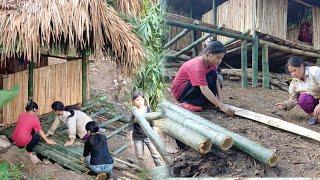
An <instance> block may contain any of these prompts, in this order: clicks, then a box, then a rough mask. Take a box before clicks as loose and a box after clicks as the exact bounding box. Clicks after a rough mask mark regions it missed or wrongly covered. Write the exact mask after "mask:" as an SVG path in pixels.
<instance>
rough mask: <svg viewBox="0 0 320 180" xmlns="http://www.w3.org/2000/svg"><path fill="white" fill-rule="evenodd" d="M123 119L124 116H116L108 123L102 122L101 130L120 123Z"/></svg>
mask: <svg viewBox="0 0 320 180" xmlns="http://www.w3.org/2000/svg"><path fill="white" fill-rule="evenodd" d="M122 118H124V116H123V115H119V116H116V117H114V118H112V119H110V120H108V121H105V122H102V123H101V124H99V127H100V128H106V127H107V126H109V125H110V124H112V123H114V122H116V121H119V120H121V119H122Z"/></svg>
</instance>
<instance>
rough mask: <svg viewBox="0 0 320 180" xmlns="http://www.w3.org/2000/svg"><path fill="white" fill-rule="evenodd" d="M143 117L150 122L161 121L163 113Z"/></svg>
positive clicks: (148, 114) (147, 114)
mask: <svg viewBox="0 0 320 180" xmlns="http://www.w3.org/2000/svg"><path fill="white" fill-rule="evenodd" d="M144 117H145V118H146V120H148V121H150V120H157V119H161V118H162V117H163V113H162V112H151V113H146V114H145V115H144Z"/></svg>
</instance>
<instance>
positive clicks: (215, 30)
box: [165, 18, 252, 40]
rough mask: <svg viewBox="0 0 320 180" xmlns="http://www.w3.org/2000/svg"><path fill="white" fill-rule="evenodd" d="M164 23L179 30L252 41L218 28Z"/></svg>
mask: <svg viewBox="0 0 320 180" xmlns="http://www.w3.org/2000/svg"><path fill="white" fill-rule="evenodd" d="M165 23H166V24H167V25H170V26H176V27H180V28H188V29H191V30H194V31H201V32H206V33H212V34H217V35H222V36H227V37H231V38H237V39H242V40H243V39H248V40H252V38H251V37H249V36H244V35H241V34H235V33H232V32H228V31H224V30H223V29H221V30H219V29H218V27H216V28H209V27H205V26H202V25H197V24H191V23H185V22H180V21H176V20H170V19H168V18H167V19H166V20H165Z"/></svg>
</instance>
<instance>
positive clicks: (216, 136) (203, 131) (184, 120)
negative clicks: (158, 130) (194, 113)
mask: <svg viewBox="0 0 320 180" xmlns="http://www.w3.org/2000/svg"><path fill="white" fill-rule="evenodd" d="M163 112H164V115H165V116H166V117H168V118H169V119H171V120H173V121H175V122H177V123H179V124H181V125H183V126H184V127H187V128H189V129H192V130H194V131H195V132H197V133H199V134H200V135H202V136H204V137H206V138H208V139H210V141H211V142H212V144H214V145H215V146H217V147H219V148H220V149H221V150H224V151H226V150H228V149H230V148H231V147H232V145H233V140H232V138H231V137H230V136H227V135H225V134H224V133H221V132H220V131H216V130H215V129H212V128H209V127H207V126H205V125H203V124H200V123H198V122H195V121H194V120H193V119H190V118H188V117H186V116H181V114H179V113H177V112H175V111H173V110H170V109H167V108H164V109H163Z"/></svg>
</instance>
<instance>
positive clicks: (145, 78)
mask: <svg viewBox="0 0 320 180" xmlns="http://www.w3.org/2000/svg"><path fill="white" fill-rule="evenodd" d="M143 3H144V8H143V11H142V13H141V14H142V18H141V20H140V21H135V22H140V24H139V25H138V26H137V27H136V31H137V32H138V34H139V35H140V37H141V39H142V41H143V44H144V46H145V51H146V56H147V57H146V60H145V61H144V64H143V66H142V67H141V69H140V71H139V72H138V73H137V76H136V81H135V88H136V89H139V90H142V91H143V92H144V93H145V96H146V99H147V101H148V102H149V104H150V106H151V108H152V109H153V110H156V108H157V105H158V103H159V102H160V101H161V99H162V97H163V89H164V87H165V86H164V78H163V61H162V57H163V48H162V47H163V45H164V43H165V42H164V39H165V38H164V37H165V33H166V28H165V27H166V26H165V23H164V16H165V10H164V9H163V8H162V7H160V4H161V1H159V2H158V4H157V5H154V4H153V2H150V1H147V0H144V1H143Z"/></svg>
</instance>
